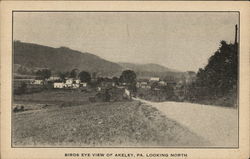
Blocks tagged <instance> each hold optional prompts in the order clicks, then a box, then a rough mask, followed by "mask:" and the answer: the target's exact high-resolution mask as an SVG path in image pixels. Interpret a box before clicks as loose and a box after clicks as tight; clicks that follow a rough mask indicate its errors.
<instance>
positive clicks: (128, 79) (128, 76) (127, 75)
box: [120, 70, 136, 84]
mask: <svg viewBox="0 0 250 159" xmlns="http://www.w3.org/2000/svg"><path fill="white" fill-rule="evenodd" d="M135 81H136V73H135V72H134V71H132V70H125V71H123V72H122V74H121V76H120V82H123V83H128V84H132V83H134V82H135Z"/></svg>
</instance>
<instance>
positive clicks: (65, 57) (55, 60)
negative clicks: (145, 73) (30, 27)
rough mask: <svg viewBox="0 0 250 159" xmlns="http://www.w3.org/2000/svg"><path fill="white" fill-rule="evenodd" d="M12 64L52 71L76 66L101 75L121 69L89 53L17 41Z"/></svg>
mask: <svg viewBox="0 0 250 159" xmlns="http://www.w3.org/2000/svg"><path fill="white" fill-rule="evenodd" d="M14 64H16V65H15V66H18V65H21V66H23V67H26V68H29V69H37V68H49V69H51V70H53V71H71V70H72V69H74V68H78V69H79V70H80V71H81V70H86V71H89V72H97V73H99V74H101V75H112V74H114V73H117V72H121V70H122V67H121V66H120V65H118V64H116V63H113V62H109V61H107V60H104V59H102V58H100V57H98V56H96V55H93V54H90V53H86V52H84V53H82V52H79V51H75V50H71V49H69V48H66V47H60V48H53V47H48V46H42V45H37V44H32V43H23V42H19V41H15V42H14ZM17 64H18V65H17ZM14 70H16V69H14Z"/></svg>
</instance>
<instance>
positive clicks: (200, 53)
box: [13, 12, 238, 71]
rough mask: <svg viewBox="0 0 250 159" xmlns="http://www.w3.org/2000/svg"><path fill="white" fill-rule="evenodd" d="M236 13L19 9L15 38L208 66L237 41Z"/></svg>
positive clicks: (118, 56)
mask: <svg viewBox="0 0 250 159" xmlns="http://www.w3.org/2000/svg"><path fill="white" fill-rule="evenodd" d="M235 24H238V13H236V12H15V13H14V29H13V32H14V34H13V36H14V40H20V41H23V42H31V43H37V44H41V45H47V46H51V47H60V46H66V47H69V48H71V49H75V50H79V51H82V52H89V53H92V54H95V55H98V56H100V57H102V58H104V59H106V60H110V61H113V62H131V63H157V64H161V65H164V66H166V67H169V68H172V69H177V70H180V71H188V70H193V71H197V70H198V68H200V67H204V66H205V65H206V64H207V60H208V58H209V57H210V56H211V55H212V54H213V53H214V52H215V51H216V50H217V49H218V47H219V43H220V41H221V40H226V41H228V42H234V34H235V32H234V26H235Z"/></svg>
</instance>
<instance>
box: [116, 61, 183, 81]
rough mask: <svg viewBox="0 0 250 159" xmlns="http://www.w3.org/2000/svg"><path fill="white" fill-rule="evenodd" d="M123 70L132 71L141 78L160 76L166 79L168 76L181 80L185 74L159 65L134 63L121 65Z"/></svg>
mask: <svg viewBox="0 0 250 159" xmlns="http://www.w3.org/2000/svg"><path fill="white" fill-rule="evenodd" d="M119 64H120V65H121V66H122V67H123V69H131V70H134V71H135V72H136V74H137V75H138V76H139V77H151V76H158V77H161V78H164V77H166V76H172V77H175V78H180V77H181V76H182V75H184V73H183V72H180V71H177V70H174V69H170V68H167V67H164V66H162V65H159V64H153V63H149V64H134V63H122V62H121V63H119Z"/></svg>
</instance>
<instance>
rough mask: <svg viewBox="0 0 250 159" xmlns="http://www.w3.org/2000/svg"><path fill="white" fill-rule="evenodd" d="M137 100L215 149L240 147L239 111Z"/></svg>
mask: <svg viewBox="0 0 250 159" xmlns="http://www.w3.org/2000/svg"><path fill="white" fill-rule="evenodd" d="M135 100H140V101H141V102H143V103H146V104H149V105H151V106H153V107H155V108H157V109H158V110H160V111H161V112H162V113H164V114H165V115H166V117H167V118H169V119H172V120H175V121H176V122H177V123H179V124H181V125H183V126H185V127H186V128H188V129H189V130H190V131H192V132H194V133H195V134H197V135H198V136H201V137H203V138H204V139H206V140H208V141H209V142H210V143H211V145H212V146H213V147H214V146H216V147H237V146H238V111H237V109H233V108H225V107H219V106H210V105H201V104H192V103H180V102H158V103H156V102H150V101H146V100H142V99H138V98H135Z"/></svg>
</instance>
